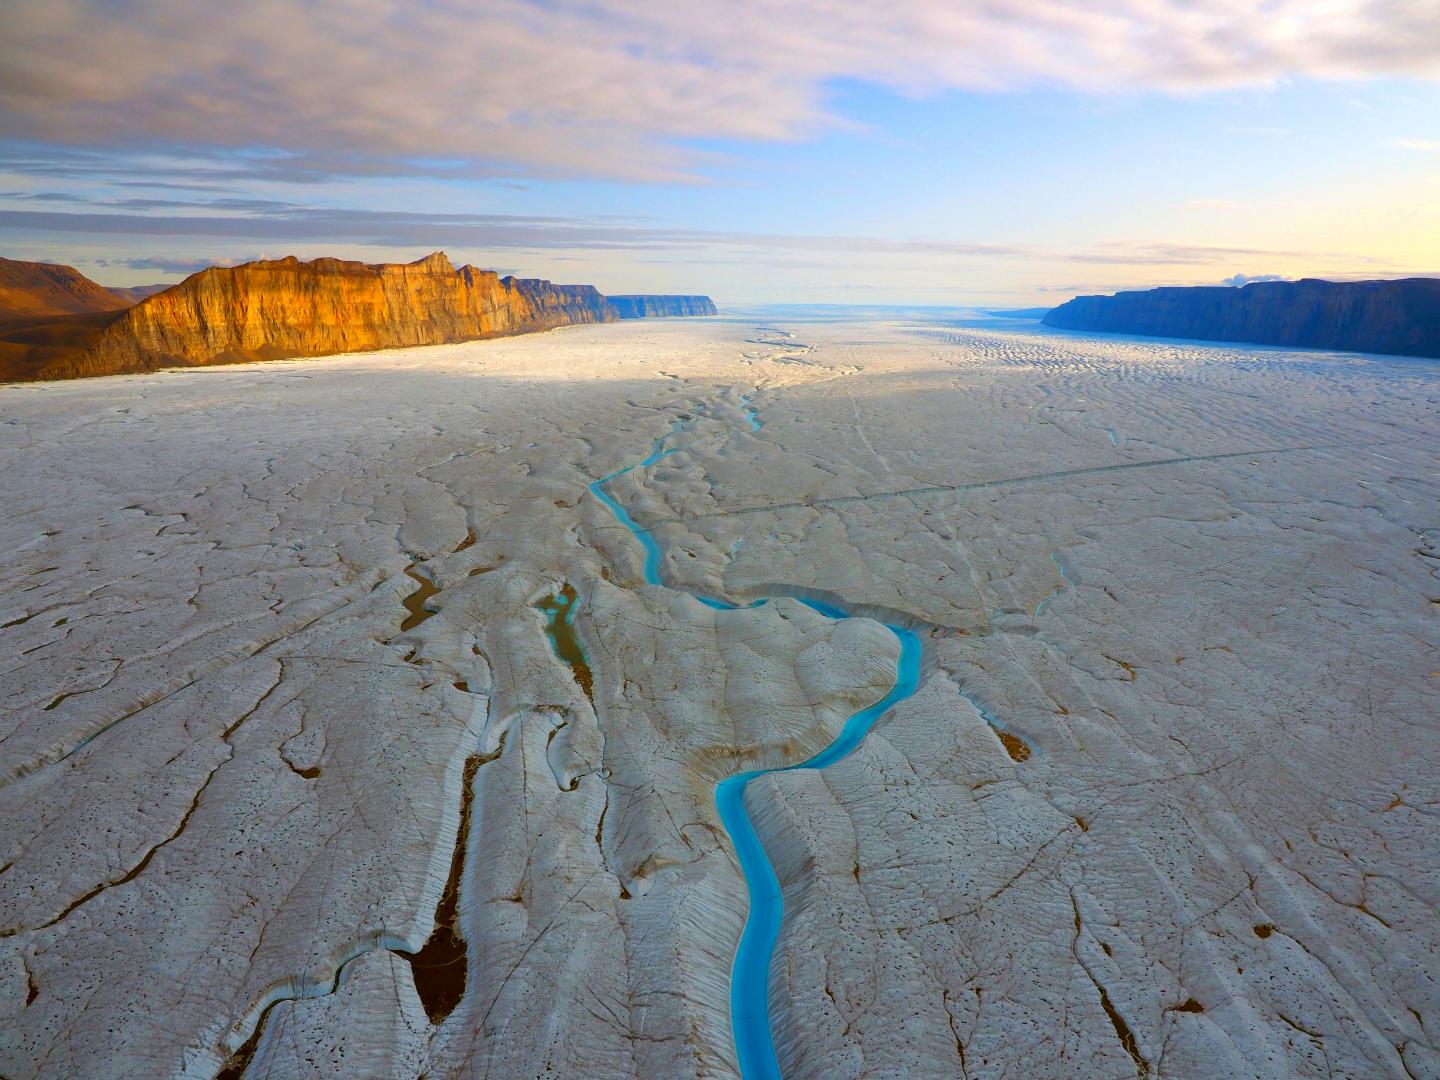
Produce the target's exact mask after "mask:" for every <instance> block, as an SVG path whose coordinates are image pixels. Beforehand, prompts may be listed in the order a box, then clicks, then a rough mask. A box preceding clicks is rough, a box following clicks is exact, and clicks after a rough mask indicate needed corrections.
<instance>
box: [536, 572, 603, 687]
mask: <svg viewBox="0 0 1440 1080" xmlns="http://www.w3.org/2000/svg"><path fill="white" fill-rule="evenodd" d="M577 599H578V598H577V596H576V594H575V589H574V587H573V586H571V585H566V586H565V587H564V588H562V589H560V590H559V591H558V592H553V593H551V594H550V595H549V596H547V597H545V598H544V599H543V600H541V601H540V602H539V603H537V604H536V605H535V606H536V607H537V608H539V609H540V611H541V613H543V614H544V616H545V633H546V634H547V635H548V636H549V638H550V643H551V645H552V646H554V649H555V655H556V656H558V657H559V658H560V659H561V660H564V661H565V663H567V664H569V665H570V671H571V673H572V674H573V675H574V676H575V682H576V684H577V685H578V686H579V687H580V689H581V690H583V691H585V696H586V697H587V698H588V699H589V700H590V704H591V705H594V704H595V678H594V675H593V674H592V673H591V671H590V663H589V661H588V660H587V659H586V657H585V649H584V647H583V646H582V645H581V644H580V636H579V635H578V634H577V633H576V632H575V613H576V611H577V607H576V600H577Z"/></svg>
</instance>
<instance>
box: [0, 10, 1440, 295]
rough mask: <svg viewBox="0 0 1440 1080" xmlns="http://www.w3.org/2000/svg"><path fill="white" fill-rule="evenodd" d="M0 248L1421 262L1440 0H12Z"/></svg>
mask: <svg viewBox="0 0 1440 1080" xmlns="http://www.w3.org/2000/svg"><path fill="white" fill-rule="evenodd" d="M0 41H3V42H5V43H6V44H5V46H4V48H3V50H0V254H3V255H6V256H9V257H11V258H20V259H34V260H42V261H55V262H65V263H69V264H71V265H74V266H76V267H78V268H79V269H80V270H81V271H83V272H84V273H86V274H88V275H89V276H91V277H93V278H95V279H96V280H98V281H101V282H102V283H104V284H111V285H132V284H142V283H150V282H168V281H178V280H180V279H181V278H182V277H183V276H185V275H186V274H188V273H191V272H193V271H194V270H197V269H200V268H202V267H204V266H207V265H212V264H227V265H228V264H234V263H237V262H244V261H248V260H251V259H255V258H276V257H280V256H284V255H291V254H293V255H298V256H300V257H301V258H312V257H316V256H320V255H334V256H340V257H344V258H355V259H361V260H364V261H367V262H390V261H408V260H412V259H416V258H419V257H421V256H423V255H425V254H427V253H428V252H430V251H434V250H437V249H443V250H444V251H446V252H447V253H448V254H449V255H450V256H451V258H452V260H453V261H454V262H455V263H456V264H457V265H459V264H461V263H464V262H470V263H473V264H475V265H477V266H482V267H487V268H492V269H497V270H500V271H501V272H504V273H518V274H520V275H522V276H532V277H548V278H551V279H552V280H557V281H563V282H588V283H591V284H595V285H597V286H599V287H600V288H601V289H602V291H607V292H616V293H624V292H704V293H708V294H710V295H711V296H713V297H714V298H715V299H716V300H717V302H719V303H721V304H722V305H723V304H734V305H743V304H757V303H807V304H814V303H826V304H847V303H848V304H867V305H874V304H946V305H955V306H979V307H985V306H991V307H1027V306H1051V305H1053V304H1056V303H1059V302H1061V301H1062V300H1064V299H1068V298H1069V297H1070V296H1072V295H1075V294H1077V293H1092V292H1110V291H1114V290H1116V289H1124V288H1144V287H1149V286H1152V285H1193V284H1219V283H1243V282H1244V281H1246V280H1250V279H1253V278H1266V277H1272V276H1273V277H1285V278H1292V277H1300V276H1312V277H1329V278H1369V277H1397V276H1406V275H1413V274H1428V275H1435V274H1440V0H1250V2H1240V0H1206V2H1205V3H1203V4H1202V3H1194V2H1191V0H1111V2H1107V3H1088V2H1086V3H1078V2H1070V0H986V2H983V3H980V2H967V0H885V2H883V3H876V2H874V0H865V2H856V0H815V2H803V0H710V2H708V3H696V2H692V0H669V2H667V3H664V4H661V3H657V2H655V0H483V2H467V3H460V2H454V0H412V2H409V3H403V4H401V3H388V2H382V0H343V2H329V3H321V2H308V3H307V2H296V0H257V2H254V3H245V4H237V3H234V2H233V0H227V2H216V0H148V2H127V0H45V2H44V3H39V2H34V3H14V4H4V5H0Z"/></svg>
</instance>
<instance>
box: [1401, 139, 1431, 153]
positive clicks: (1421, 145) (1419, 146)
mask: <svg viewBox="0 0 1440 1080" xmlns="http://www.w3.org/2000/svg"><path fill="white" fill-rule="evenodd" d="M1390 145H1391V146H1393V147H1394V148H1395V149H1397V150H1414V151H1415V152H1416V153H1420V154H1440V142H1437V141H1436V140H1434V139H1391V140H1390Z"/></svg>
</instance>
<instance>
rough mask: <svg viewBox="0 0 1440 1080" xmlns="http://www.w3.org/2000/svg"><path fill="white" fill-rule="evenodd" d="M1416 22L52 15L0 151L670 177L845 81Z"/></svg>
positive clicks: (1049, 1) (415, 8)
mask: <svg viewBox="0 0 1440 1080" xmlns="http://www.w3.org/2000/svg"><path fill="white" fill-rule="evenodd" d="M1435 19H1436V13H1435V5H1434V2H1433V0H1329V2H1327V3H1326V4H1324V5H1316V4H1314V3H1313V0H1270V2H1269V3H1268V4H1267V5H1266V10H1265V12H1264V14H1263V15H1259V14H1257V12H1256V11H1255V9H1254V5H1253V4H1248V3H1242V2H1239V0H1222V2H1216V3H1209V4H1195V3H1193V2H1191V0H1116V2H1115V3H1111V4H1105V5H1096V4H1094V3H1090V2H1084V0H1044V2H1039V3H1036V2H1034V0H994V2H991V3H986V4H957V3H955V2H953V0H892V2H888V3H884V4H874V3H871V2H870V0H811V2H808V3H801V4H796V3H793V2H792V0H728V2H727V3H725V4H724V5H723V6H722V7H718V8H717V7H716V6H714V5H710V4H702V3H699V2H698V0H688V2H685V0H672V2H670V3H666V4H656V3H649V2H645V0H487V2H486V3H484V4H474V3H465V2H462V0H429V2H426V3H423V4H400V3H396V2H394V0H341V2H334V3H324V4H316V3H311V2H308V0H269V2H267V3H265V4H261V5H252V4H239V3H234V2H231V0H47V2H45V3H29V4H25V3H13V4H4V5H0V40H3V41H4V42H5V59H4V62H3V64H0V137H7V138H13V139H31V140H42V141H43V142H45V143H48V144H56V145H64V146H72V147H92V148H116V147H135V146H146V147H150V148H154V149H157V150H158V149H169V150H172V151H174V150H176V149H185V150H189V151H192V152H202V151H203V152H204V153H214V152H223V154H224V160H223V162H222V166H223V168H222V169H221V171H224V170H225V169H228V170H233V171H237V172H240V173H243V174H245V175H257V174H258V175H283V174H304V173H307V172H308V173H312V174H313V173H314V172H317V171H318V172H326V173H331V174H352V173H360V174H364V173H373V172H385V171H397V170H402V171H407V172H414V171H431V172H445V171H447V170H448V171H463V172H466V173H468V174H474V173H475V172H477V171H489V172H497V173H512V174H513V173H515V172H519V171H524V172H529V173H535V174H544V175H590V176H610V177H624V178H631V179H636V178H638V179H648V180H676V179H686V178H694V177H695V176H696V175H697V172H699V171H702V170H703V168H704V166H705V164H706V163H707V160H708V159H707V158H706V157H705V156H704V154H702V152H701V151H700V150H698V149H696V148H695V142H696V140H747V141H748V140H778V139H794V138H799V137H803V136H806V135H808V134H812V133H814V132H816V131H819V130H822V129H824V128H826V127H828V126H832V125H835V124H838V123H841V122H842V120H841V118H839V117H837V116H836V115H834V114H833V112H831V111H830V110H829V108H828V107H827V89H828V88H829V87H830V86H831V85H833V84H834V83H836V82H837V81H840V80H852V81H859V82H864V83H868V84H871V85H876V86H881V87H884V88H887V89H889V90H891V91H894V92H897V93H901V94H908V95H923V94H932V93H939V92H945V91H953V90H962V91H963V90H982V91H1005V90H1013V89H1022V88H1030V87H1042V88H1043V87H1056V86H1059V87H1066V88H1072V89H1080V90H1084V91H1112V90H1131V89H1140V90H1162V91H1185V92H1188V91H1194V90H1206V89H1212V88H1225V87H1236V86H1254V85H1267V84H1271V83H1274V82H1275V81H1277V80H1281V79H1285V78H1290V77H1315V78H1363V77H1372V76H1377V77H1394V76H1404V75H1409V76H1417V77H1435V76H1437V75H1440V50H1436V49H1435V48H1434V45H1433V42H1434V30H1435ZM203 164H204V163H202V162H197V163H196V170H195V171H197V172H199V173H204V172H205V171H206V169H205V168H204V167H203ZM74 167H83V163H79V164H77V165H75V166H74ZM189 179H194V178H193V177H191V178H189ZM212 179H213V177H212ZM198 182H206V181H205V180H199V181H198Z"/></svg>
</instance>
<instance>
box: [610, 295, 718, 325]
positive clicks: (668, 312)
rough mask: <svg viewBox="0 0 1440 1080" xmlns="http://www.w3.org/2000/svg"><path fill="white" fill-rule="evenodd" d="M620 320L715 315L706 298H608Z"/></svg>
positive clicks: (711, 303) (711, 305)
mask: <svg viewBox="0 0 1440 1080" xmlns="http://www.w3.org/2000/svg"><path fill="white" fill-rule="evenodd" d="M607 299H608V300H609V301H610V303H611V304H613V305H614V306H615V310H616V312H618V313H619V315H620V318H622V319H659V318H665V317H667V316H672V315H715V314H717V312H716V310H715V302H714V301H713V300H711V299H710V298H709V297H708V296H638V295H633V294H631V295H626V296H610V297H607Z"/></svg>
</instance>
